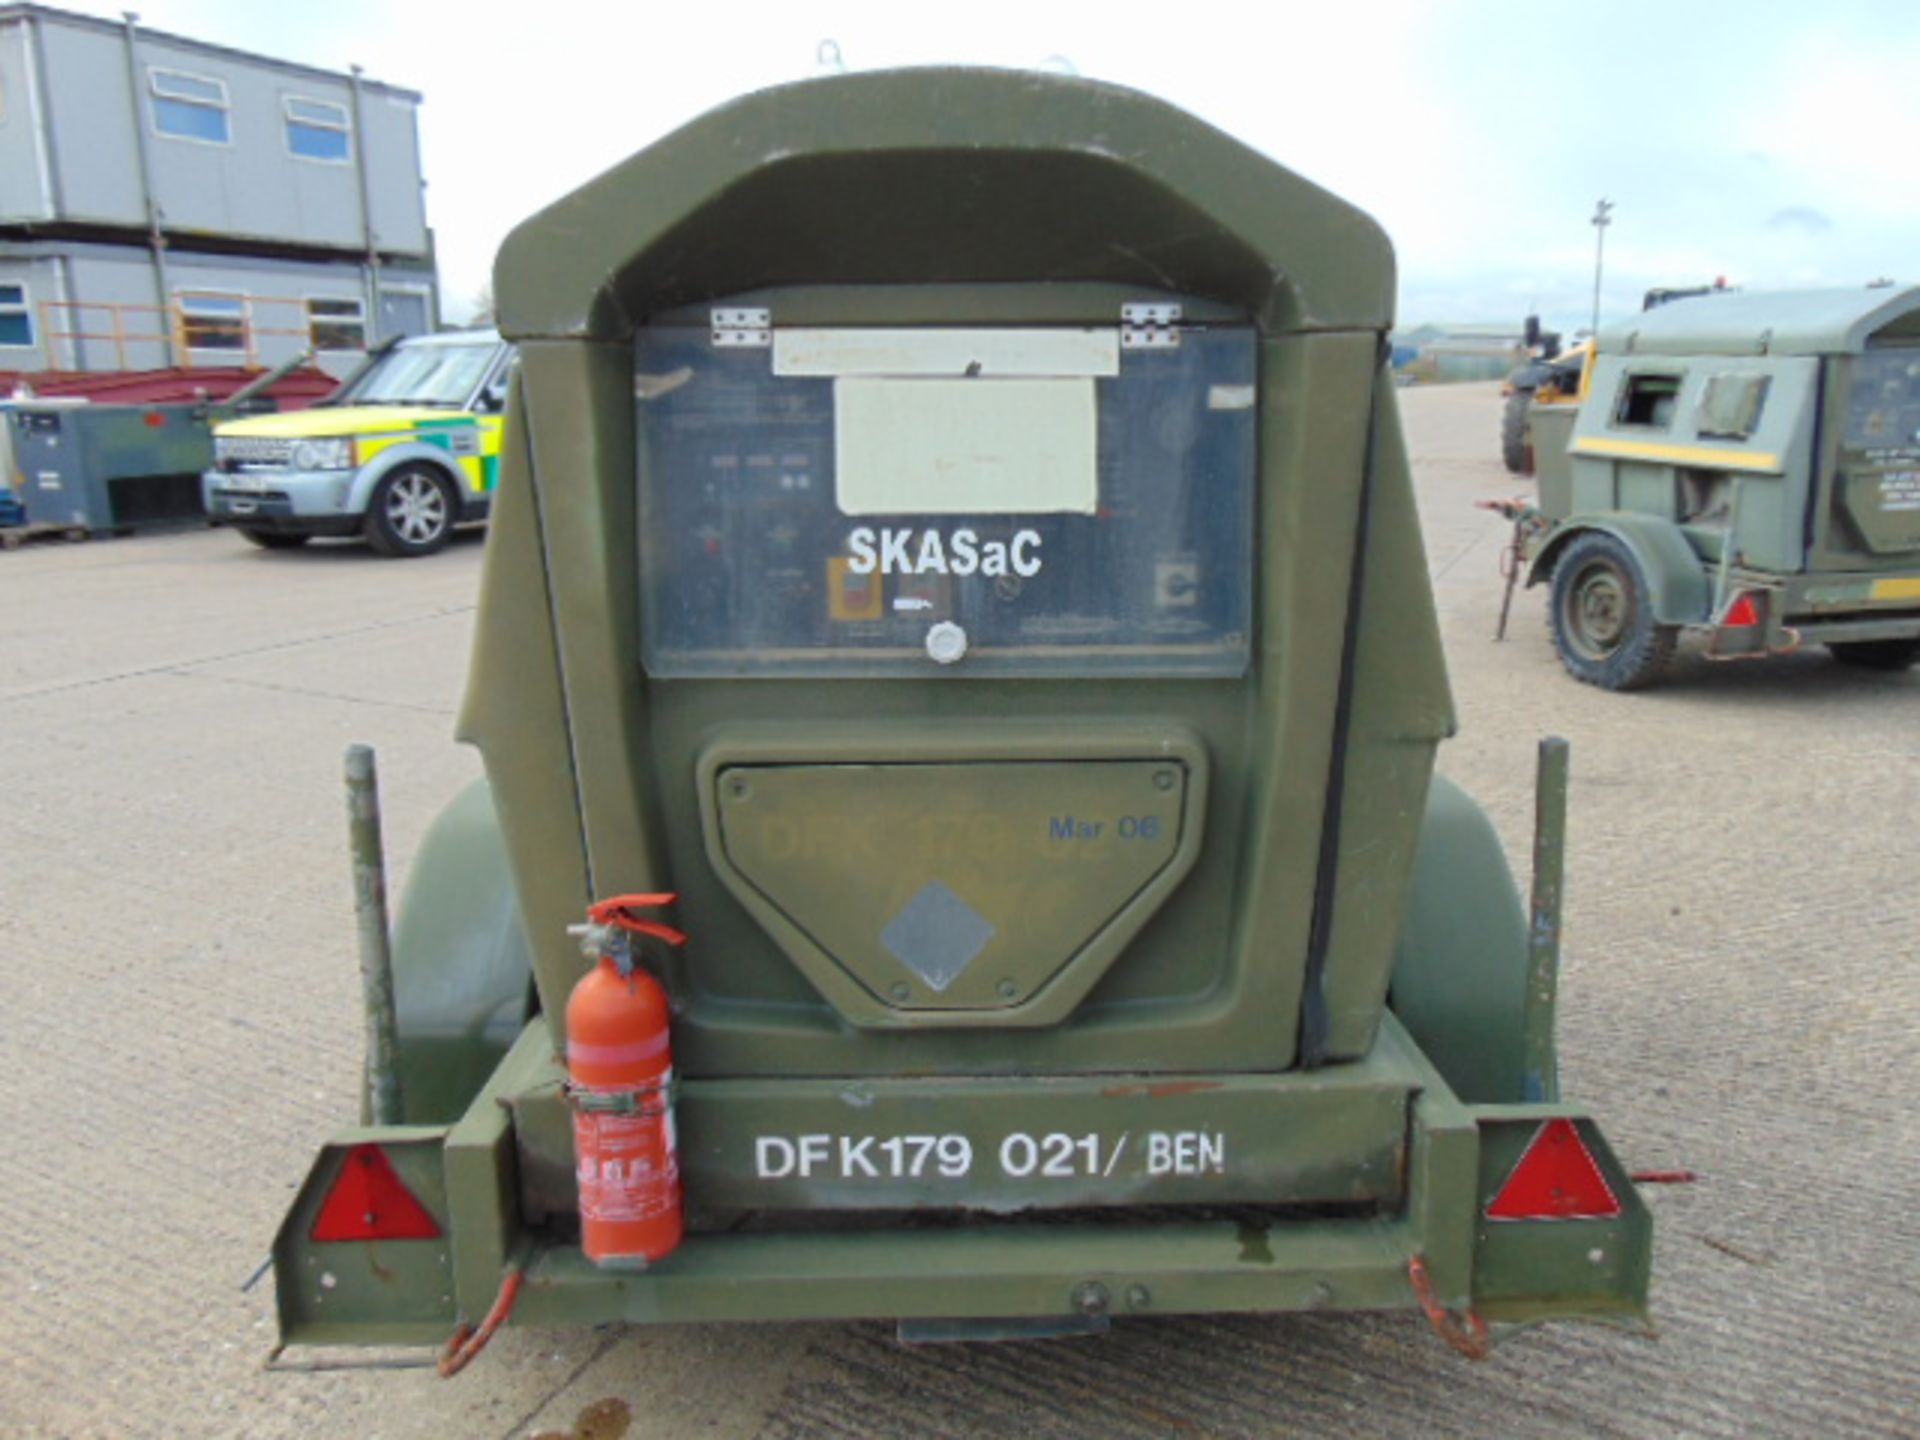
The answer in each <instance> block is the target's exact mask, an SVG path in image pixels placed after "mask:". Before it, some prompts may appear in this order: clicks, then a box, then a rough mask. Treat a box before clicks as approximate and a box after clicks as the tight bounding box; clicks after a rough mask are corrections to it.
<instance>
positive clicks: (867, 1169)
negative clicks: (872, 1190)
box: [840, 1135, 880, 1180]
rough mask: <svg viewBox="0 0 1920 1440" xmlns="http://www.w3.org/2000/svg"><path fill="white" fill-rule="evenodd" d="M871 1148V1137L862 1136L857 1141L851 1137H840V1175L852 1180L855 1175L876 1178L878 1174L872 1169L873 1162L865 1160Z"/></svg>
mask: <svg viewBox="0 0 1920 1440" xmlns="http://www.w3.org/2000/svg"><path fill="white" fill-rule="evenodd" d="M872 1148H873V1136H871V1135H862V1136H861V1137H860V1138H859V1139H858V1140H855V1139H853V1138H852V1137H851V1136H848V1135H842V1136H841V1137H840V1174H841V1175H842V1177H844V1178H846V1179H849V1180H850V1179H852V1178H853V1177H854V1176H855V1175H856V1174H859V1175H866V1176H869V1177H874V1178H877V1177H878V1176H879V1174H880V1172H879V1171H878V1170H876V1169H874V1168H873V1161H871V1160H869V1159H868V1158H867V1151H869V1150H871V1149H872Z"/></svg>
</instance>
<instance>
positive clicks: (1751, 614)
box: [1720, 592, 1760, 629]
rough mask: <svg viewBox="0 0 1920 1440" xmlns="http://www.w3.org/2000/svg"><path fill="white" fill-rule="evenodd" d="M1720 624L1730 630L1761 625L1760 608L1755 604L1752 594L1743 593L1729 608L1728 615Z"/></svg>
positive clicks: (1723, 617) (1722, 618)
mask: <svg viewBox="0 0 1920 1440" xmlns="http://www.w3.org/2000/svg"><path fill="white" fill-rule="evenodd" d="M1720 623H1721V624H1722V625H1724V626H1727V627H1728V628H1729V629H1740V628H1743V627H1745V626H1748V625H1758V624H1759V623H1760V607H1759V606H1758V605H1756V604H1754V603H1753V595H1752V593H1751V592H1745V593H1742V594H1741V595H1740V596H1739V597H1738V598H1737V599H1735V600H1734V602H1733V604H1731V605H1729V606H1728V607H1727V613H1726V614H1725V615H1724V616H1722V617H1721V619H1720Z"/></svg>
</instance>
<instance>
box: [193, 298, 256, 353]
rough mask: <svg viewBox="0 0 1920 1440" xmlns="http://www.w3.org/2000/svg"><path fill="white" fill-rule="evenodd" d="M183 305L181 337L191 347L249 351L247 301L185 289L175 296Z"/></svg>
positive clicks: (194, 348)
mask: <svg viewBox="0 0 1920 1440" xmlns="http://www.w3.org/2000/svg"><path fill="white" fill-rule="evenodd" d="M175 299H176V303H177V304H178V305H179V307H180V338H181V339H183V340H184V341H186V344H187V348H188V349H189V350H221V351H231V350H245V349H246V348H247V300H246V297H245V296H244V295H223V294H219V293H217V292H210V291H206V290H183V291H180V292H179V293H178V295H177V296H176V297H175Z"/></svg>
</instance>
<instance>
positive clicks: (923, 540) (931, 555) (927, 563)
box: [915, 530, 947, 575]
mask: <svg viewBox="0 0 1920 1440" xmlns="http://www.w3.org/2000/svg"><path fill="white" fill-rule="evenodd" d="M915 568H916V571H917V573H919V574H921V575H944V574H946V573H947V552H946V550H945V548H944V547H942V545H941V543H940V532H939V531H938V530H929V531H927V533H926V534H924V535H922V536H921V537H920V556H919V559H918V560H917V561H916V562H915Z"/></svg>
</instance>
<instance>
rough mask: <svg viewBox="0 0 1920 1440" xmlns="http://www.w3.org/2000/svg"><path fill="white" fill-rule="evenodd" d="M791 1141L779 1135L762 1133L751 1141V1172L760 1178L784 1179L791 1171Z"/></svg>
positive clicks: (792, 1155)
mask: <svg viewBox="0 0 1920 1440" xmlns="http://www.w3.org/2000/svg"><path fill="white" fill-rule="evenodd" d="M795 1158H796V1157H795V1156H794V1153H793V1142H792V1141H791V1140H787V1139H784V1138H782V1137H781V1136H779V1135H762V1136H760V1138H759V1139H757V1140H755V1141H754V1142H753V1173H754V1174H755V1175H756V1176H757V1177H758V1178H760V1179H762V1180H784V1179H786V1178H787V1176H789V1175H791V1174H792V1173H793V1167H794V1162H795Z"/></svg>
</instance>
